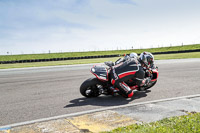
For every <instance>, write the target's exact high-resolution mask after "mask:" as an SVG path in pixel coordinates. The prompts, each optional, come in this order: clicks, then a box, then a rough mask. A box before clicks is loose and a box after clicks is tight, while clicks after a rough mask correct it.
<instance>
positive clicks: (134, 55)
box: [129, 53, 138, 58]
mask: <svg viewBox="0 0 200 133" xmlns="http://www.w3.org/2000/svg"><path fill="white" fill-rule="evenodd" d="M129 56H130V57H131V58H137V57H138V55H137V53H130V55H129Z"/></svg>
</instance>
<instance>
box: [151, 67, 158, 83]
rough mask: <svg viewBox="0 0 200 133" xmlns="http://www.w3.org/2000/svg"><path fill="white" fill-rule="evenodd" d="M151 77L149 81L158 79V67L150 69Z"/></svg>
mask: <svg viewBox="0 0 200 133" xmlns="http://www.w3.org/2000/svg"><path fill="white" fill-rule="evenodd" d="M152 74H153V78H152V80H151V81H156V80H157V79H158V69H153V70H152Z"/></svg>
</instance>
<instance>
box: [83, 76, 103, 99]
mask: <svg viewBox="0 0 200 133" xmlns="http://www.w3.org/2000/svg"><path fill="white" fill-rule="evenodd" d="M98 85H101V81H99V80H98V79H97V78H89V79H87V80H85V81H84V82H83V83H82V84H81V86H80V93H81V94H82V95H83V96H85V97H88V98H91V97H98V96H99V95H100V92H99V89H98Z"/></svg>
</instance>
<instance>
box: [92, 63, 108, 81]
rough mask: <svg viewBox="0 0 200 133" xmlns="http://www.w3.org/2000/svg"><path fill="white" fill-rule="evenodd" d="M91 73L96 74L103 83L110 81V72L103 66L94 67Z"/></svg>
mask: <svg viewBox="0 0 200 133" xmlns="http://www.w3.org/2000/svg"><path fill="white" fill-rule="evenodd" d="M90 72H91V73H92V74H94V75H95V76H96V77H97V78H98V79H99V80H102V81H108V80H109V78H108V73H109V72H108V70H107V68H105V67H103V66H96V65H94V66H93V67H92V68H91V69H90Z"/></svg>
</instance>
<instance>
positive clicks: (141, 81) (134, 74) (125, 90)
mask: <svg viewBox="0 0 200 133" xmlns="http://www.w3.org/2000/svg"><path fill="white" fill-rule="evenodd" d="M153 62H154V57H153V55H152V54H151V53H148V52H143V53H141V54H140V57H139V58H138V59H137V58H126V59H125V60H123V61H121V62H119V63H118V64H116V65H115V66H112V69H111V83H112V85H113V86H114V87H116V88H118V89H119V94H121V95H122V96H124V97H132V96H133V94H134V93H133V90H131V89H130V87H129V86H128V85H127V84H126V83H125V82H126V81H128V80H130V79H131V80H134V81H135V82H136V84H137V85H138V86H139V87H142V86H145V85H147V84H148V83H149V81H150V78H145V69H148V68H150V67H151V66H152V65H153Z"/></svg>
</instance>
